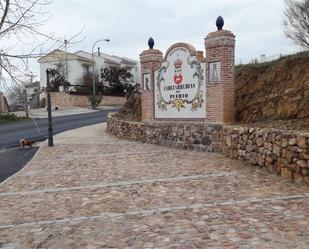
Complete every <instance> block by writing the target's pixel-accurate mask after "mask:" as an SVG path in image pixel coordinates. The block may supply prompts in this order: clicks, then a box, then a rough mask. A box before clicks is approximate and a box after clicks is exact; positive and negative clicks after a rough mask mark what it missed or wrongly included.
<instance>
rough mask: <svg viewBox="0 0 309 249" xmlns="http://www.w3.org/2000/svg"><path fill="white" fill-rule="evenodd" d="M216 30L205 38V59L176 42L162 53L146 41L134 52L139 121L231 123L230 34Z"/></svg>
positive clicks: (232, 51)
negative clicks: (137, 70) (144, 47)
mask: <svg viewBox="0 0 309 249" xmlns="http://www.w3.org/2000/svg"><path fill="white" fill-rule="evenodd" d="M216 25H217V28H218V30H217V31H215V32H212V33H209V34H208V36H207V37H206V38H205V57H204V55H203V52H202V51H196V50H195V48H194V47H193V46H192V45H190V44H188V43H183V42H180V43H176V44H174V45H172V46H170V47H169V48H168V50H167V51H166V53H165V56H164V57H163V54H162V52H161V51H160V50H158V49H154V48H153V46H154V40H153V39H152V38H150V39H149V41H148V45H149V49H148V50H145V51H143V53H141V55H140V60H141V69H142V77H141V78H142V91H141V95H142V121H169V120H170V121H173V120H175V121H176V120H177V121H193V122H216V123H232V122H233V121H234V98H235V97H234V89H235V84H234V64H235V62H234V61H235V59H234V58H235V56H234V54H235V36H234V34H233V33H232V32H230V31H227V30H222V27H223V25H224V21H223V18H222V17H218V19H217V22H216Z"/></svg>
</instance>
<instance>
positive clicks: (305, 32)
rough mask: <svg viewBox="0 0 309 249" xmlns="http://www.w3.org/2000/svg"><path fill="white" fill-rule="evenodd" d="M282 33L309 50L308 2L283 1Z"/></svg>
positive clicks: (297, 0) (307, 0) (306, 0)
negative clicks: (284, 7) (284, 6)
mask: <svg viewBox="0 0 309 249" xmlns="http://www.w3.org/2000/svg"><path fill="white" fill-rule="evenodd" d="M285 3H286V9H285V12H284V15H285V19H284V27H285V29H284V33H285V35H286V36H287V37H288V38H290V39H292V40H293V41H294V42H295V43H296V44H297V45H299V46H301V47H303V48H305V49H309V0H300V1H299V0H285Z"/></svg>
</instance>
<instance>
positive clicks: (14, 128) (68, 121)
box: [0, 109, 117, 182]
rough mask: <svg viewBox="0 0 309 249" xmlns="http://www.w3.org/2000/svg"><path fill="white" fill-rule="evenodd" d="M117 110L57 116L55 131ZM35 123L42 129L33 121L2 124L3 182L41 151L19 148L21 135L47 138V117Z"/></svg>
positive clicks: (101, 118)
mask: <svg viewBox="0 0 309 249" xmlns="http://www.w3.org/2000/svg"><path fill="white" fill-rule="evenodd" d="M116 110H117V109H115V110H107V111H99V112H93V113H87V114H79V115H71V116H63V117H55V118H53V132H54V134H57V133H60V132H63V131H67V130H71V129H76V128H79V127H83V126H87V125H94V124H98V123H102V122H105V121H106V119H107V114H108V113H109V112H115V111H116ZM35 123H36V124H37V127H38V128H36V126H35V125H34V122H33V121H32V120H27V121H21V122H17V123H9V124H5V125H0V182H2V181H3V180H5V179H6V178H7V177H9V176H10V175H12V174H14V173H16V172H17V171H19V170H20V169H22V168H23V167H24V166H25V165H26V164H27V162H28V161H29V160H30V159H31V158H32V157H33V155H34V154H35V152H36V151H37V148H31V149H26V150H21V149H19V140H20V139H21V138H26V139H30V140H36V141H42V140H45V139H46V137H47V135H48V130H47V125H48V122H47V119H36V120H35ZM40 133H41V134H40Z"/></svg>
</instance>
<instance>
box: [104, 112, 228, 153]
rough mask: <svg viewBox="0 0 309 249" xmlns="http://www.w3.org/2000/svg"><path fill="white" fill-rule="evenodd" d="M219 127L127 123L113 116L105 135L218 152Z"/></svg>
mask: <svg viewBox="0 0 309 249" xmlns="http://www.w3.org/2000/svg"><path fill="white" fill-rule="evenodd" d="M222 128H223V126H222V125H220V124H211V123H208V124H205V123H183V122H182V123H175V122H130V121H124V120H121V119H118V118H117V116H116V115H115V114H110V115H109V118H108V122H107V132H109V133H111V134H113V135H116V136H117V137H119V138H126V139H131V140H136V141H141V142H144V143H152V144H160V145H165V146H170V147H176V148H181V149H194V150H198V151H210V152H213V151H214V152H220V151H221V141H222Z"/></svg>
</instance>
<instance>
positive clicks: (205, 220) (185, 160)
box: [0, 125, 309, 249]
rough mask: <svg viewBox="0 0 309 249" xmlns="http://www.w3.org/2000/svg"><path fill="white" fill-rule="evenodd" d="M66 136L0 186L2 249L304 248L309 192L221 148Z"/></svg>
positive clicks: (88, 134)
mask: <svg viewBox="0 0 309 249" xmlns="http://www.w3.org/2000/svg"><path fill="white" fill-rule="evenodd" d="M104 130H105V126H104V125H96V126H91V127H86V128H81V129H78V130H74V131H70V132H66V133H62V134H60V135H58V136H57V137H56V138H55V147H53V148H49V147H47V146H46V145H44V146H42V147H41V149H40V151H39V152H38V153H37V155H36V156H35V158H33V160H32V161H31V162H30V163H29V164H28V165H27V166H26V167H25V168H24V170H22V171H21V172H19V173H18V174H17V175H15V176H13V177H11V178H10V179H8V180H7V181H5V182H4V183H3V184H1V185H0V245H1V246H0V248H16V249H20V248H55V249H62V248H63V249H66V248H85V249H94V248H126V249H129V248H132V249H133V248H170V249H172V248H175V249H176V248H184V249H186V248H309V211H308V206H309V188H308V187H307V186H301V185H296V184H292V183H290V182H289V181H287V180H284V179H282V178H280V177H277V176H274V175H269V174H267V173H266V172H263V171H261V170H259V169H258V168H253V167H246V166H244V165H243V164H242V163H240V162H237V161H234V160H231V159H228V158H225V157H224V156H221V155H218V154H208V153H202V152H192V151H183V150H177V149H172V148H165V147H160V146H156V145H149V144H141V143H136V142H130V141H126V140H119V139H117V138H115V137H112V136H110V135H108V134H106V133H105V131H104Z"/></svg>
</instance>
